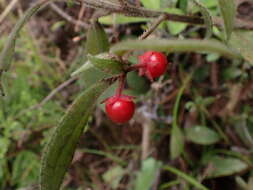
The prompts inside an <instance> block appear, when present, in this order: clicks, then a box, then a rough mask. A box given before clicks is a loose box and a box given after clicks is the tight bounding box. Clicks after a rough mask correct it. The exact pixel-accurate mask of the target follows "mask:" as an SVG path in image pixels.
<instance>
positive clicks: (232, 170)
mask: <svg viewBox="0 0 253 190" xmlns="http://www.w3.org/2000/svg"><path fill="white" fill-rule="evenodd" d="M208 164H210V165H211V166H212V169H210V170H208V172H207V178H216V177H224V176H230V175H233V174H236V173H239V172H242V171H244V170H246V169H247V168H248V166H247V164H246V163H245V162H243V161H241V160H239V159H237V158H232V157H227V158H224V157H221V156H213V157H211V158H210V159H209V162H208Z"/></svg>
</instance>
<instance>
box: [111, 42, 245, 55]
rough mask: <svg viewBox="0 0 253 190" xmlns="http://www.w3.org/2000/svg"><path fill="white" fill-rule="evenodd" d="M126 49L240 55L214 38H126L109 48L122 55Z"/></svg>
mask: <svg viewBox="0 0 253 190" xmlns="http://www.w3.org/2000/svg"><path fill="white" fill-rule="evenodd" d="M128 50H156V51H164V52H170V53H171V52H206V53H217V54H220V55H223V56H225V57H228V58H232V59H237V58H241V56H240V55H239V54H238V53H237V52H236V51H235V50H233V49H230V48H228V47H227V46H226V45H224V44H223V43H221V42H219V41H215V40H197V39H185V40H179V39H174V40H166V39H147V40H142V41H140V40H128V41H124V42H120V43H117V44H116V45H114V46H113V47H112V48H111V51H112V52H113V53H115V54H118V55H122V54H123V53H124V52H126V51H128Z"/></svg>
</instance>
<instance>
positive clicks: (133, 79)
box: [127, 72, 150, 94]
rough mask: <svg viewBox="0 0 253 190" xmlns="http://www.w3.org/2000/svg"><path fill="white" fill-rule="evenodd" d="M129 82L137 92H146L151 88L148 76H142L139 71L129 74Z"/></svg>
mask: <svg viewBox="0 0 253 190" xmlns="http://www.w3.org/2000/svg"><path fill="white" fill-rule="evenodd" d="M127 84H128V86H129V87H130V89H131V90H133V91H134V92H136V93H137V94H144V93H146V92H148V90H149V89H150V82H149V81H148V80H147V79H146V78H144V77H140V76H139V75H138V73H137V72H130V73H128V74H127Z"/></svg>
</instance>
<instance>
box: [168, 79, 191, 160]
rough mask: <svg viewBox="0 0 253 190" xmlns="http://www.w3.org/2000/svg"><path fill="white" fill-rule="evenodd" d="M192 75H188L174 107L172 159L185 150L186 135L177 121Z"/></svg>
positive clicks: (171, 142)
mask: <svg viewBox="0 0 253 190" xmlns="http://www.w3.org/2000/svg"><path fill="white" fill-rule="evenodd" d="M191 78H192V75H190V76H188V77H187V78H186V79H185V81H184V83H183V85H182V87H181V88H180V90H179V92H178V95H177V99H176V102H175V105H174V108H173V122H172V131H171V139H170V157H171V159H175V158H177V157H179V156H180V155H181V154H182V153H183V150H184V135H183V132H182V130H181V128H179V126H178V124H177V122H178V112H179V106H180V101H181V98H182V96H183V93H184V90H185V88H186V87H187V86H188V84H189V82H190V81H191Z"/></svg>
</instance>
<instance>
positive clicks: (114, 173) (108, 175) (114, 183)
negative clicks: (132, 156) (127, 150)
mask: <svg viewBox="0 0 253 190" xmlns="http://www.w3.org/2000/svg"><path fill="white" fill-rule="evenodd" d="M124 174H125V170H124V169H123V168H122V167H121V166H116V167H113V168H110V169H109V170H108V171H106V172H105V173H104V174H103V176H102V177H103V180H104V181H105V182H106V184H110V186H111V188H112V189H117V187H118V185H119V183H120V180H121V179H122V178H123V175H124Z"/></svg>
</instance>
